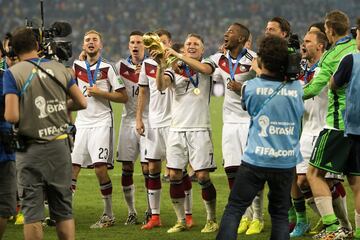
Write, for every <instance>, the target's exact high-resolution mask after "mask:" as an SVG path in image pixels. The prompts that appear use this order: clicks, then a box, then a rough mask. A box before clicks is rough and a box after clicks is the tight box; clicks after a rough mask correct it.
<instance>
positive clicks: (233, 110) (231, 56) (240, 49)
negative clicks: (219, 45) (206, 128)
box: [210, 23, 264, 235]
mask: <svg viewBox="0 0 360 240" xmlns="http://www.w3.org/2000/svg"><path fill="white" fill-rule="evenodd" d="M249 37H250V31H249V30H248V28H247V27H245V26H244V25H242V24H240V23H233V24H231V25H230V26H229V28H228V29H227V31H226V32H225V34H224V45H223V47H224V49H225V51H224V52H220V53H216V54H214V55H212V56H210V60H211V61H212V62H213V63H214V64H215V66H216V67H217V69H218V72H217V74H216V76H220V77H221V79H222V82H223V83H224V85H225V87H224V88H225V98H224V105H223V122H224V125H223V130H222V153H223V161H224V168H225V172H226V175H227V178H228V183H229V187H230V189H231V188H232V186H233V184H234V181H235V175H236V172H237V170H238V168H239V166H240V163H241V158H242V155H243V152H244V150H245V146H246V142H247V136H248V129H249V123H250V116H249V114H248V113H247V112H246V111H244V110H243V109H242V108H241V104H240V98H239V92H240V90H241V88H240V87H241V84H242V83H244V82H245V81H247V80H249V79H251V78H253V77H255V72H254V71H251V70H250V67H251V63H252V61H253V59H254V58H255V57H256V53H254V52H253V51H251V50H250V49H247V48H245V47H244V45H245V44H249V42H248V40H249ZM262 200H263V193H262V192H259V194H258V196H257V197H256V198H255V199H254V205H253V206H250V207H249V209H248V210H247V211H246V213H245V215H244V216H243V218H242V219H241V222H240V225H239V233H245V232H246V234H247V235H251V234H257V233H260V232H261V231H262V229H263V228H264V220H263V214H262V205H263V204H262Z"/></svg>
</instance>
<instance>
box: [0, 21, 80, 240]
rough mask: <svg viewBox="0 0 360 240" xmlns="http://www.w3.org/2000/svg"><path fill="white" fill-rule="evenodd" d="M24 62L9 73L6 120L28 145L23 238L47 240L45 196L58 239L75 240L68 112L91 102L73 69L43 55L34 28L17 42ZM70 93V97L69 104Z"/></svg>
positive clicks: (22, 172)
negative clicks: (75, 79)
mask: <svg viewBox="0 0 360 240" xmlns="http://www.w3.org/2000/svg"><path fill="white" fill-rule="evenodd" d="M12 47H13V49H14V52H15V54H16V55H17V56H18V58H19V60H20V62H19V63H17V64H15V65H14V66H12V67H11V68H9V69H8V70H7V71H6V72H5V73H4V95H5V119H6V120H7V121H9V122H11V123H16V124H17V125H18V135H19V138H20V137H21V139H22V140H23V145H25V147H24V148H23V149H22V150H23V152H17V153H16V171H17V180H18V183H17V184H18V191H19V197H20V199H21V200H22V210H23V213H24V217H25V224H24V239H25V240H27V239H43V232H42V226H41V222H40V221H41V220H42V219H44V194H46V195H47V197H48V202H49V211H50V216H51V218H52V219H54V220H56V230H57V235H58V238H59V239H66V240H68V239H75V225H74V221H73V216H72V192H71V158H70V149H69V143H68V141H67V134H66V132H65V131H66V128H67V126H68V123H69V119H68V116H67V110H68V109H69V110H76V109H83V108H86V106H87V103H86V100H85V98H84V97H83V95H82V93H81V92H80V90H79V89H78V87H77V86H76V84H75V81H74V80H73V78H72V75H71V73H70V71H68V70H67V69H66V68H65V67H64V66H63V65H62V64H60V63H58V62H56V61H51V60H47V59H41V58H39V56H38V53H37V50H38V43H37V41H36V37H35V35H34V33H33V31H32V30H31V29H27V28H20V29H18V30H16V31H15V33H14V34H13V38H12ZM67 94H68V95H70V98H71V99H69V100H67Z"/></svg>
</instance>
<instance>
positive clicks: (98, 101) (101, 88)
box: [72, 30, 128, 228]
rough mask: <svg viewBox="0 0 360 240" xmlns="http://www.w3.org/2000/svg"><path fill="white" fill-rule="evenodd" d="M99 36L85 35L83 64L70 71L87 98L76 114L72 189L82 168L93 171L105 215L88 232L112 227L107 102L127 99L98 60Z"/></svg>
mask: <svg viewBox="0 0 360 240" xmlns="http://www.w3.org/2000/svg"><path fill="white" fill-rule="evenodd" d="M102 48H103V45H102V36H101V34H100V33H99V32H97V31H95V30H90V31H88V32H86V33H85V35H84V42H83V50H84V51H85V52H86V60H85V61H80V60H76V61H75V62H74V65H73V68H74V71H75V76H76V79H77V83H78V86H79V88H80V90H81V91H82V93H83V95H84V96H85V97H86V100H87V102H88V108H87V109H86V110H83V111H79V112H78V114H77V117H76V121H75V126H76V129H77V132H76V137H75V143H74V149H73V152H72V162H73V176H72V189H73V191H75V189H76V182H77V177H78V175H79V172H80V170H81V167H86V168H94V169H95V174H96V176H97V178H98V181H99V184H100V191H101V195H102V198H103V202H104V212H103V214H102V216H101V217H100V219H99V221H97V222H96V223H95V224H93V225H91V228H104V227H109V226H112V225H114V223H115V217H114V216H113V211H112V189H113V188H112V183H111V179H110V177H109V175H108V168H109V169H112V168H113V164H114V159H113V143H114V141H113V138H114V135H113V112H112V109H111V105H110V102H111V101H112V102H118V103H125V102H126V101H127V99H128V97H127V93H126V90H125V86H124V83H123V82H122V80H121V78H120V77H119V76H118V74H117V71H116V70H115V68H114V67H113V66H112V65H111V64H110V63H108V62H107V61H106V60H104V59H103V58H102V57H101V49H102Z"/></svg>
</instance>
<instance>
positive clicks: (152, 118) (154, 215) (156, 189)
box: [137, 29, 193, 230]
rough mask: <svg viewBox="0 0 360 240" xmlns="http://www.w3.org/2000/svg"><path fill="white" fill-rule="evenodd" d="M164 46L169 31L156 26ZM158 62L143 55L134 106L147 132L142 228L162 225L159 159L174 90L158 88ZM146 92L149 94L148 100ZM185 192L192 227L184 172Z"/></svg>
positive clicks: (164, 148)
mask: <svg viewBox="0 0 360 240" xmlns="http://www.w3.org/2000/svg"><path fill="white" fill-rule="evenodd" d="M156 33H157V34H158V36H159V37H160V39H161V41H162V43H163V44H164V46H165V47H171V44H172V42H171V34H170V32H168V31H166V30H164V29H159V30H157V31H156ZM157 65H158V64H157V62H156V61H155V60H154V59H150V58H149V59H146V60H145V61H144V63H143V65H142V67H141V73H140V79H139V85H140V93H139V101H138V109H137V130H138V132H139V134H142V135H143V134H145V135H146V156H145V158H146V160H148V161H149V181H148V188H149V190H148V199H149V204H150V208H151V219H150V221H149V222H148V223H146V224H145V225H144V226H142V229H146V230H149V229H152V228H154V227H159V226H161V220H160V196H161V179H160V176H161V160H164V159H166V154H167V152H168V147H167V139H168V134H169V128H170V123H171V107H172V99H173V92H172V91H171V90H170V89H165V90H163V91H159V90H158V89H157V85H156V70H157ZM147 96H149V97H150V99H149V100H147ZM144 106H149V126H148V127H147V129H146V127H145V124H144V123H143V118H142V112H143V109H144ZM182 180H183V184H184V193H185V196H186V201H185V213H186V224H187V226H188V227H189V228H190V227H192V225H193V224H192V201H191V200H192V184H191V181H190V178H189V176H188V175H187V174H184V176H183V179H182Z"/></svg>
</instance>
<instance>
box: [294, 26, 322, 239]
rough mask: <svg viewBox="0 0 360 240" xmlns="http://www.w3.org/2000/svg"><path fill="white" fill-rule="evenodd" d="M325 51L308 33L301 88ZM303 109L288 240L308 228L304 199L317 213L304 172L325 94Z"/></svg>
mask: <svg viewBox="0 0 360 240" xmlns="http://www.w3.org/2000/svg"><path fill="white" fill-rule="evenodd" d="M326 47H327V38H326V35H325V34H323V33H322V32H320V31H310V32H308V33H307V34H306V35H305V37H304V41H303V44H302V48H301V50H302V58H303V59H305V60H306V68H305V71H304V74H303V75H302V76H300V79H301V80H302V83H303V84H306V83H308V82H310V81H311V79H312V78H313V76H314V74H315V72H316V71H317V70H318V69H319V68H318V64H319V60H320V57H321V56H322V54H323V53H324V51H325V49H326ZM304 107H305V113H304V117H303V130H302V134H301V139H300V151H301V154H302V156H303V158H304V161H303V162H301V163H299V164H298V165H297V166H296V174H297V180H296V181H297V185H298V187H299V189H300V190H301V191H300V192H299V193H298V192H297V191H294V189H293V191H292V198H293V202H294V207H295V211H296V218H297V219H296V225H295V228H294V229H293V231H292V232H291V233H290V237H300V236H303V235H304V234H305V233H306V232H307V231H308V230H309V226H310V224H309V221H308V218H307V216H306V209H305V203H304V201H305V199H304V197H305V198H306V199H307V201H308V203H309V206H310V207H312V209H313V210H314V211H315V212H316V213H317V212H318V210H317V208H316V205H315V203H314V200H313V197H312V192H311V189H310V186H309V184H308V182H307V179H306V172H307V168H308V164H309V159H310V155H311V152H312V149H313V148H314V143H315V141H316V138H317V137H318V135H319V132H320V131H321V130H322V128H323V126H324V125H325V115H326V107H327V91H326V90H324V91H323V92H322V93H321V94H320V95H319V96H316V97H314V98H312V99H311V100H309V101H306V102H305V104H304ZM314 205H315V206H314Z"/></svg>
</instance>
